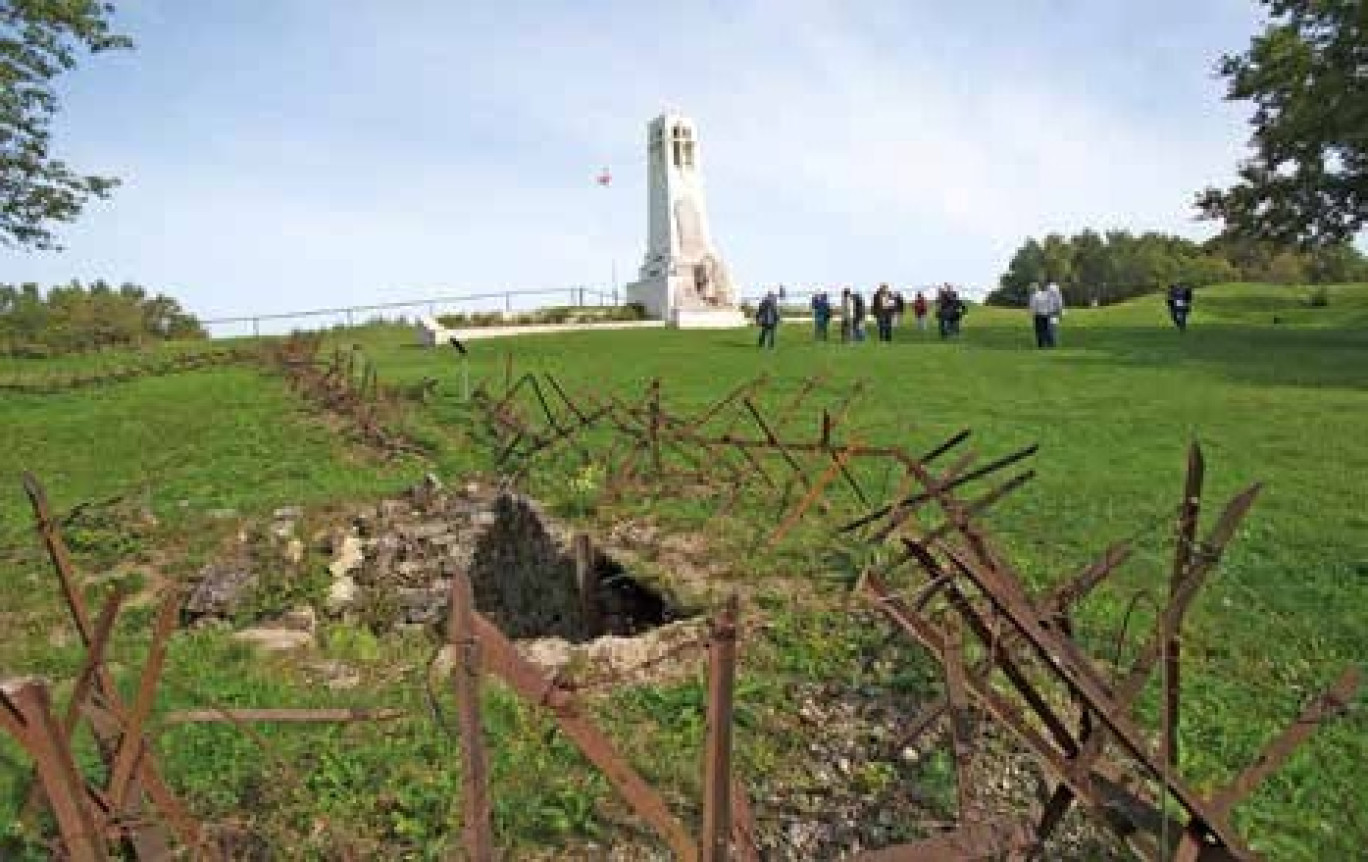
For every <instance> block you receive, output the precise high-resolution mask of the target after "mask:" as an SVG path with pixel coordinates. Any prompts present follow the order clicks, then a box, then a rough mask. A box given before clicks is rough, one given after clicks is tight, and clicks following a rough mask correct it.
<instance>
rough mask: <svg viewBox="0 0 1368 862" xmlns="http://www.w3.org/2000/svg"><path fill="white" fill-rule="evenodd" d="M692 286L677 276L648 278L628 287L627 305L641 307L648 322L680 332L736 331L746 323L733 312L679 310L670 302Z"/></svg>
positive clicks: (697, 309) (740, 316)
mask: <svg viewBox="0 0 1368 862" xmlns="http://www.w3.org/2000/svg"><path fill="white" fill-rule="evenodd" d="M691 286H692V282H691V281H690V280H688V279H687V278H685V277H684V276H680V275H674V276H664V275H654V276H648V277H646V278H643V279H642V280H640V281H637V282H633V283H632V284H629V285H627V301H628V302H635V303H640V304H641V306H642V307H643V308H645V309H646V316H647V317H648V318H650V319H652V320H663V321H665V323H666V324H667V325H669V326H674V327H677V328H679V329H735V328H738V327H742V326H746V325H747V324H748V323H749V321H748V320H747V319H746V316H745V315H744V314H742V313H741V312H740V310H738V309H735V308H726V307H721V308H709V307H706V306H704V307H696V308H680V307H679V306H677V305H675V304H674V302H672V301H671V300H672V298H673V297H677V296H679V295H681V294H682V293H684V292H685V291H686V290H688V289H690V287H691Z"/></svg>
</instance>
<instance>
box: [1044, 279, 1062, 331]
mask: <svg viewBox="0 0 1368 862" xmlns="http://www.w3.org/2000/svg"><path fill="white" fill-rule="evenodd" d="M1045 293H1046V294H1048V295H1049V297H1050V304H1051V308H1050V346H1051V347H1054V346H1055V345H1057V344H1059V323H1060V320H1061V319H1062V318H1063V317H1064V293H1063V292H1062V291H1061V290H1060V289H1059V285H1058V284H1057V283H1055V282H1053V281H1052V282H1050V283H1049V285H1047V286H1046V288H1045Z"/></svg>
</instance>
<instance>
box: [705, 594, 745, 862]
mask: <svg viewBox="0 0 1368 862" xmlns="http://www.w3.org/2000/svg"><path fill="white" fill-rule="evenodd" d="M737 613H738V602H737V599H736V596H735V595H732V596H731V598H729V599H727V604H726V606H725V607H724V608H723V610H722V613H721V614H719V615H718V616H717V618H716V619H714V620H713V622H712V631H711V633H710V638H709V643H708V727H707V740H706V741H705V743H704V755H703V756H704V761H703V836H702V840H701V841H700V842H699V844H700V846H699V860H700V862H727V859H728V858H730V849H731V813H732V810H731V798H730V794H731V756H732V702H733V694H734V687H735V684H736V623H737Z"/></svg>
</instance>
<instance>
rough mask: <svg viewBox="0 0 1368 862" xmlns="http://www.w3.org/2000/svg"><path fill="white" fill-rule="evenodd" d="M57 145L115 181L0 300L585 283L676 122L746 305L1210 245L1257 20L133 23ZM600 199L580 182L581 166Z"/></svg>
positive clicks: (14, 274)
mask: <svg viewBox="0 0 1368 862" xmlns="http://www.w3.org/2000/svg"><path fill="white" fill-rule="evenodd" d="M117 6H118V11H117V14H116V21H117V22H118V24H119V25H120V27H121V28H122V29H123V30H124V31H125V32H128V33H130V34H131V35H132V36H133V37H134V38H135V39H136V41H137V43H138V46H137V49H136V50H134V51H132V52H123V53H120V54H115V55H103V56H99V57H95V58H90V59H88V60H87V61H86V62H85V63H84V64H83V65H82V67H81V68H80V69H79V70H77V71H76V72H74V73H72V74H71V75H69V76H68V77H67V78H65V79H64V80H63V93H64V102H63V113H62V115H61V116H60V117H59V118H58V120H57V139H58V142H57V143H58V147H59V150H60V152H61V154H62V155H63V156H64V157H66V158H67V159H68V160H69V161H71V162H72V163H73V164H74V165H75V166H77V167H78V168H80V169H86V170H93V171H98V172H107V173H111V174H114V175H117V176H120V177H122V178H123V180H124V184H123V186H122V187H121V188H120V189H119V190H118V191H117V192H116V193H115V195H114V197H113V198H112V199H111V200H110V201H108V202H104V203H98V204H96V205H94V206H92V208H91V209H90V210H89V212H88V214H87V215H86V216H85V217H84V218H83V219H82V220H81V221H80V222H78V223H77V224H75V225H72V226H70V227H67V228H64V229H63V230H62V238H63V241H64V242H65V244H66V246H67V248H66V250H65V251H63V252H60V253H30V252H15V251H11V250H0V280H3V281H7V282H16V281H26V280H34V281H39V282H43V283H53V282H59V281H65V280H68V279H70V278H73V277H75V278H81V279H83V280H85V279H94V278H97V277H103V278H106V279H108V280H112V281H123V280H130V281H136V282H138V283H141V284H144V285H146V286H148V287H149V288H152V289H155V290H162V291H166V292H169V293H172V294H173V295H175V296H177V297H179V298H180V299H182V301H183V302H184V303H185V304H186V305H187V306H188V307H189V308H190V309H191V310H193V311H195V312H197V313H200V314H202V315H206V316H216V315H227V314H237V313H262V312H270V311H284V310H292V309H298V308H309V307H316V306H327V305H341V304H350V303H367V302H384V301H391V300H401V299H408V298H419V297H424V296H427V295H433V294H450V293H464V292H477V291H491V290H502V289H506V288H542V287H546V288H553V287H569V286H572V285H577V284H604V283H606V282H608V281H609V280H610V278H611V273H612V266H613V263H614V262H615V263H616V269H617V274H618V277H619V279H620V280H622V281H626V280H628V279H629V278H630V277H631V276H633V275H634V273H635V271H636V268H637V267H638V266H639V265H640V263H641V258H642V254H643V252H644V247H643V242H644V236H645V229H646V225H645V218H646V192H645V176H644V174H645V167H644V164H645V141H644V138H645V125H646V123H647V121H648V120H649V119H650V118H651V117H652V116H654V115H655V114H657V113H659V111H660V110H661V109H662V108H665V107H667V106H673V107H677V108H680V109H682V110H684V111H685V112H686V113H689V114H691V115H692V116H693V117H694V118H695V119H696V120H697V122H698V124H699V131H700V138H701V143H700V146H701V158H702V166H703V169H704V172H705V177H706V181H707V185H708V194H709V207H710V218H711V221H712V227H713V233H714V237H715V239H716V240H717V242H718V244H719V246H720V248H721V251H722V253H723V255H724V256H725V257H726V258H727V259H728V261H729V264H730V266H731V269H732V271H733V274H734V277H735V278H736V279H737V280H738V281H739V282H740V283H741V284H742V285H743V289H744V290H745V291H746V292H751V291H753V290H755V289H758V288H759V287H760V286H762V285H771V284H779V283H784V284H788V285H807V284H811V283H826V284H834V283H853V284H858V285H870V284H871V283H877V282H879V281H890V282H894V283H897V284H901V285H911V284H924V283H929V282H933V281H953V282H958V283H962V284H964V285H967V286H970V287H971V288H981V287H986V286H990V285H991V284H993V283H994V282H995V281H996V277H997V275H998V274H999V273H1000V272H1001V270H1002V268H1003V266H1004V265H1005V263H1006V260H1007V258H1008V257H1009V256H1010V254H1011V252H1012V251H1013V249H1014V248H1015V247H1016V246H1017V245H1018V244H1019V243H1020V242H1021V240H1022V239H1023V237H1025V236H1027V235H1039V234H1042V233H1044V232H1046V231H1050V230H1060V231H1065V232H1071V231H1074V230H1077V229H1079V228H1082V227H1085V226H1092V227H1096V228H1106V227H1130V228H1133V229H1137V230H1139V229H1159V230H1167V231H1176V232H1179V233H1183V234H1186V235H1189V236H1193V237H1203V236H1206V235H1209V234H1210V233H1211V232H1212V231H1213V228H1212V226H1210V225H1205V224H1201V223H1196V222H1194V221H1193V218H1192V216H1193V212H1192V209H1191V205H1190V204H1191V200H1192V196H1193V193H1194V192H1195V191H1196V190H1198V189H1199V188H1201V187H1203V186H1205V185H1207V184H1210V183H1220V182H1223V181H1225V180H1227V179H1229V178H1230V177H1231V176H1232V175H1233V172H1234V168H1235V165H1236V163H1237V161H1238V159H1239V158H1240V157H1241V156H1242V154H1243V151H1244V141H1245V139H1246V137H1247V131H1246V126H1245V117H1246V114H1247V111H1246V109H1245V108H1244V107H1243V106H1238V105H1227V104H1225V103H1223V102H1221V101H1220V95H1221V92H1222V86H1221V82H1220V81H1219V80H1217V79H1216V78H1215V77H1214V75H1213V72H1212V69H1213V66H1214V63H1215V60H1216V58H1217V57H1218V56H1219V55H1220V53H1222V52H1223V51H1235V50H1239V49H1242V48H1243V47H1244V46H1245V44H1246V43H1247V41H1248V39H1249V37H1250V35H1251V34H1252V33H1253V32H1254V31H1255V29H1256V27H1257V26H1258V23H1259V17H1258V8H1257V7H1256V4H1255V3H1254V2H1253V0H1200V2H1191V0H1146V2H1128V0H991V2H989V0H980V2H969V3H959V4H954V3H946V2H942V0H849V2H840V0H832V2H810V0H734V2H721V0H711V2H707V0H702V2H686V0H680V2H673V3H641V2H628V0H623V2H610V3H572V2H560V3H551V2H521V1H520V0H509V2H501V3H493V2H490V3H473V2H457V0H446V2H436V0H434V2H423V0H404V2H395V0H350V2H336V0H193V2H186V0H123V2H120V3H118V4H117ZM605 165H606V166H609V167H610V168H611V169H612V172H613V175H614V183H613V185H612V186H611V188H608V189H604V188H601V187H599V186H597V185H596V184H595V183H594V181H593V180H594V176H595V175H596V174H597V172H598V171H599V169H600V168H601V167H602V166H605Z"/></svg>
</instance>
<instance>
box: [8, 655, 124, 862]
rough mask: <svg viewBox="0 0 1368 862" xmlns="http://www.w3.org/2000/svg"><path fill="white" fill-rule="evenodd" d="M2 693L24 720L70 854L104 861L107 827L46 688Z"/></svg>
mask: <svg viewBox="0 0 1368 862" xmlns="http://www.w3.org/2000/svg"><path fill="white" fill-rule="evenodd" d="M0 696H2V697H4V698H5V699H6V700H8V701H9V702H10V703H11V704H12V705H13V708H14V710H15V711H16V712H17V713H18V714H19V716H20V718H21V720H22V722H23V729H24V733H23V737H24V738H23V741H24V742H25V743H26V746H25V747H26V748H27V749H28V751H29V754H31V755H32V756H33V759H34V762H35V763H36V764H37V767H38V775H39V777H40V779H41V781H42V783H43V792H44V793H45V795H46V796H47V798H48V804H49V806H50V807H51V808H52V814H53V817H54V818H55V819H56V821H57V831H58V832H59V833H60V834H61V836H62V844H63V846H64V847H65V849H66V852H67V855H68V856H69V857H70V858H71V860H72V862H104V860H106V859H108V858H109V853H108V848H107V847H106V846H105V840H104V837H103V830H102V829H101V828H100V824H99V822H98V820H97V818H96V816H95V814H94V812H93V811H92V810H91V808H90V805H89V804H88V802H87V799H86V786H85V781H83V780H82V779H81V776H80V774H79V773H78V772H77V771H76V763H75V761H73V760H72V757H71V748H70V747H69V746H68V745H67V741H66V739H65V738H64V737H63V736H62V732H61V729H60V728H59V727H58V726H57V720H56V719H55V718H54V717H53V715H52V701H51V699H50V697H49V696H48V691H47V686H45V685H43V684H42V683H39V682H35V681H32V680H30V681H26V682H24V683H22V684H20V685H19V686H17V687H16V688H15V689H14V690H13V691H12V692H9V693H7V694H3V695H0Z"/></svg>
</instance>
